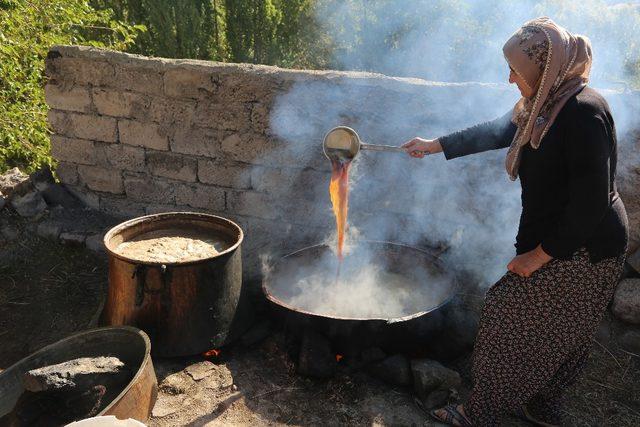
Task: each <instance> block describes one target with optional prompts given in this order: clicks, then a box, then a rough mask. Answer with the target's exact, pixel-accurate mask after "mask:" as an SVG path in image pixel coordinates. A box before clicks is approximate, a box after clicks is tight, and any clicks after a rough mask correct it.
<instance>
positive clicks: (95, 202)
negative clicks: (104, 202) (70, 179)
mask: <svg viewBox="0 0 640 427" xmlns="http://www.w3.org/2000/svg"><path fill="white" fill-rule="evenodd" d="M65 188H66V189H67V191H69V193H71V194H72V195H73V197H75V198H76V199H78V200H79V201H80V203H82V204H83V205H85V206H88V207H90V208H93V209H99V208H100V196H98V195H97V194H95V193H93V192H89V191H87V189H86V188H84V187H82V186H79V185H65Z"/></svg>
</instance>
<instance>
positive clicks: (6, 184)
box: [0, 168, 31, 199]
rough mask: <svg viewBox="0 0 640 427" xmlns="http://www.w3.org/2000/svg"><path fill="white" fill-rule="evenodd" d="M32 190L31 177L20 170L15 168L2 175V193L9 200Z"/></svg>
mask: <svg viewBox="0 0 640 427" xmlns="http://www.w3.org/2000/svg"><path fill="white" fill-rule="evenodd" d="M30 188H31V180H30V179H29V175H27V174H25V173H22V172H20V169H18V168H13V169H11V170H9V171H7V172H6V173H5V174H4V175H0V192H2V194H4V195H5V197H7V198H9V199H12V198H13V197H14V196H20V195H23V194H25V193H26V192H27V191H29V189H30Z"/></svg>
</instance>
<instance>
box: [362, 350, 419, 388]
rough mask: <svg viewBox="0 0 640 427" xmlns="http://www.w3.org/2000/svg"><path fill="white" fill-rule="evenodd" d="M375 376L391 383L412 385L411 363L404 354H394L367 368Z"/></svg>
mask: <svg viewBox="0 0 640 427" xmlns="http://www.w3.org/2000/svg"><path fill="white" fill-rule="evenodd" d="M367 370H368V372H369V373H370V374H371V375H373V376H374V377H376V378H378V379H381V380H383V381H384V382H386V383H389V384H395V385H411V381H412V378H411V364H410V363H409V359H407V358H406V357H405V356H403V355H402V354H394V355H393V356H389V357H387V358H386V359H384V360H383V361H381V362H377V363H374V364H371V365H369V366H368V368H367Z"/></svg>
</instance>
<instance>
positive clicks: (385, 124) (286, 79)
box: [46, 46, 640, 276]
mask: <svg viewBox="0 0 640 427" xmlns="http://www.w3.org/2000/svg"><path fill="white" fill-rule="evenodd" d="M46 69H47V76H48V77H49V81H48V84H47V86H46V99H47V103H48V104H49V106H50V108H51V110H50V112H49V122H50V126H51V129H52V131H53V134H52V136H51V144H52V151H53V155H54V157H55V159H56V160H57V161H58V167H57V175H58V177H59V178H60V180H61V181H62V182H63V183H64V184H65V185H66V186H67V187H68V188H69V189H70V190H71V191H72V192H74V194H76V195H77V196H78V197H80V198H81V199H82V200H83V201H84V202H85V203H86V204H88V205H90V206H92V207H94V208H97V209H100V210H102V211H105V212H108V213H112V214H115V215H118V216H120V217H122V218H129V217H134V216H138V215H143V214H151V213H156V212H163V211H174V210H196V211H205V212H211V213H216V214H219V215H222V216H225V217H229V218H231V219H234V220H236V221H238V222H239V223H240V224H241V226H242V227H243V228H244V230H245V232H246V242H245V245H244V253H245V265H246V266H247V272H248V274H249V275H250V276H254V275H255V274H256V273H257V272H258V271H259V264H260V256H261V255H265V254H266V255H270V256H278V255H280V254H282V253H285V252H287V251H290V250H293V249H296V248H299V247H302V246H303V245H306V244H309V243H313V242H317V241H319V240H322V239H325V238H327V236H329V235H330V234H331V232H332V230H333V218H332V215H331V212H330V204H329V199H328V195H327V184H328V177H329V170H330V167H329V164H328V161H327V160H326V159H325V158H324V156H323V155H322V152H321V149H320V147H321V146H320V143H321V140H322V136H323V133H324V132H326V131H327V130H328V129H330V128H331V127H333V126H335V125H338V124H347V125H351V126H353V127H355V128H356V129H358V131H359V132H360V133H361V136H362V137H363V139H366V140H371V141H372V142H382V143H389V144H394V145H395V144H399V143H401V142H402V141H403V140H406V139H408V138H410V137H412V136H414V135H424V136H435V135H439V134H441V133H443V132H448V131H451V130H454V129H456V128H459V127H461V126H463V125H468V124H471V123H473V122H474V121H478V120H485V119H489V118H492V117H495V113H496V112H498V111H501V112H502V111H503V110H506V109H507V108H508V107H509V105H512V104H513V101H514V100H515V95H514V92H513V90H512V89H509V88H508V87H507V86H506V85H487V84H476V83H463V84H460V83H450V84H445V83H434V82H425V81H423V80H418V79H399V78H391V77H386V76H381V75H376V74H368V73H348V72H332V71H321V72H319V71H296V70H283V69H279V68H275V67H267V66H255V65H245V64H222V63H213V62H205V61H192V60H167V59H158V58H146V57H141V56H135V55H128V54H124V53H118V52H111V51H106V50H100V49H95V48H89V47H81V46H73V47H71V46H55V47H53V48H52V49H51V50H50V52H49V55H48V58H47V67H46ZM470 100H473V101H472V102H470ZM500 106H501V107H500ZM399 156H400V155H393V154H376V155H362V156H361V157H362V158H363V159H362V161H360V164H359V165H357V167H356V169H357V170H356V171H355V172H356V175H357V176H359V177H360V178H359V180H358V182H357V183H356V187H358V186H363V185H365V184H367V185H368V187H367V188H366V190H364V189H363V190H361V191H358V192H356V191H354V194H353V199H352V205H351V206H352V208H351V210H352V215H353V216H352V218H353V223H355V224H363V225H362V227H361V232H362V231H363V230H364V231H365V232H366V233H368V234H367V237H373V238H386V239H392V238H393V239H398V240H400V241H406V240H407V238H406V236H407V235H411V236H412V237H411V239H410V242H408V243H412V244H417V243H418V242H419V239H418V238H417V237H415V235H416V234H420V233H422V234H423V235H424V234H429V236H430V237H432V238H431V239H428V240H431V241H434V240H435V241H440V240H442V239H444V240H447V238H448V237H451V236H450V234H455V233H450V231H451V230H453V231H455V230H458V229H457V228H455V227H456V226H457V225H456V224H455V223H456V222H458V223H460V222H462V221H461V220H459V219H457V218H451V217H450V215H449V214H448V213H447V209H451V206H449V205H451V204H452V203H454V202H455V201H456V200H459V197H462V198H463V199H462V200H473V197H475V194H477V193H478V192H482V188H480V187H477V185H478V184H477V183H478V182H481V181H482V180H483V179H484V180H495V179H497V178H496V177H498V176H499V177H500V179H501V180H504V172H503V170H502V169H501V167H500V166H499V165H500V164H501V162H502V157H501V156H493V155H487V157H486V160H487V162H488V163H490V164H492V165H493V166H496V167H491V168H485V167H478V165H477V164H474V163H470V162H467V163H464V162H461V163H460V164H459V165H458V166H456V167H458V168H463V169H464V171H465V174H466V177H465V180H463V181H461V182H459V183H458V184H460V185H459V187H455V182H453V183H452V185H454V188H452V189H451V190H452V191H449V192H448V193H442V194H440V193H433V191H436V189H434V190H433V191H431V190H429V191H430V193H429V195H427V196H418V195H416V194H415V192H414V191H411V190H410V189H407V188H406V187H407V185H408V183H412V184H411V185H420V186H423V185H426V183H427V182H428V181H429V180H430V179H434V178H433V177H434V176H435V174H438V176H447V177H449V178H447V179H446V181H447V182H449V183H450V184H451V182H452V181H456V179H457V178H456V176H458V174H457V173H456V172H452V169H446V167H448V166H441V165H440V164H438V165H436V163H435V162H430V163H425V164H427V165H430V166H429V168H430V169H429V170H427V169H426V168H422V169H421V172H420V174H418V175H416V173H415V170H416V169H417V168H415V167H414V166H411V165H415V163H413V164H412V163H409V162H411V160H410V159H405V158H404V157H403V158H402V159H400V157H399ZM439 163H444V162H439ZM390 165H392V166H390ZM391 167H393V173H390V172H389V170H390V169H389V168H391ZM443 168H445V169H443ZM428 173H431V175H428ZM634 183H636V181H635V178H634V179H632V180H631V183H630V184H629V185H631V186H633V185H635V184H634ZM442 185H443V184H442V182H438V184H437V186H438V187H440V186H442ZM444 185H445V186H446V185H449V184H447V183H446V182H445V184H444ZM501 185H502V184H501ZM504 185H507V184H506V180H505V184H504ZM435 187H436V184H435V183H434V188H435ZM505 188H506V187H505ZM509 188H511V187H509ZM509 191H512V190H509ZM498 192H499V193H501V192H502V191H498ZM453 193H455V194H457V195H458V196H456V197H458V198H457V199H450V198H449V195H450V194H453ZM494 193H495V192H494ZM514 194H517V192H516V193H514ZM433 200H436V201H438V202H437V204H438V205H439V206H438V208H437V209H435V208H434V207H433V206H434V205H435V203H431V204H429V203H428V202H430V201H433ZM514 200H515V204H516V205H517V198H515V199H514ZM425 203H426V204H429V209H431V210H430V211H429V212H430V215H431V216H432V218H431V219H432V221H431V222H433V224H431V222H430V221H428V220H425V218H424V217H423V216H421V211H420V209H417V210H416V209H415V208H407V207H408V206H414V207H415V206H418V205H421V204H422V205H425ZM634 203H635V202H634ZM466 208H469V209H468V210H469V211H470V212H471V213H470V214H469V215H471V216H470V217H469V218H468V219H469V221H470V222H472V221H473V218H476V219H478V220H479V221H481V222H482V221H483V218H487V217H488V216H490V212H491V210H492V209H495V203H488V204H487V205H486V206H476V205H474V204H473V203H471V205H470V206H468V207H465V206H461V207H459V209H466ZM434 209H435V210H434ZM633 209H634V212H635V213H634V214H635V215H639V216H640V205H634V206H633ZM465 218H467V217H465ZM639 219H640V218H639ZM516 220H517V216H516ZM450 222H452V223H454V224H449V223H450ZM382 224H384V226H382ZM388 224H393V226H389V225H388ZM443 224H444V225H443ZM449 225H451V227H450V226H449ZM458 225H459V224H458ZM429 227H431V228H429ZM436 228H437V230H438V232H436V230H435V229H436ZM442 230H447V232H445V233H443V232H442ZM447 233H448V234H447ZM489 234H490V233H489ZM403 237H405V238H403ZM508 237H509V239H510V240H512V239H513V236H512V235H510V234H509V236H508ZM421 243H422V244H426V243H425V242H424V241H421Z"/></svg>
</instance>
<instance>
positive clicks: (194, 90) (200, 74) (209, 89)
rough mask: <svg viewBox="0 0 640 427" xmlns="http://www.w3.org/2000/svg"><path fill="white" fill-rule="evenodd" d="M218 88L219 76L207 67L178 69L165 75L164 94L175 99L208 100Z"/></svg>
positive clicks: (170, 70)
mask: <svg viewBox="0 0 640 427" xmlns="http://www.w3.org/2000/svg"><path fill="white" fill-rule="evenodd" d="M218 86H219V81H218V79H217V76H216V75H215V74H213V73H212V72H211V71H210V70H207V68H206V67H192V68H185V67H180V68H178V67H176V68H173V69H169V70H167V71H166V72H165V74H164V93H165V94H166V95H167V96H171V97H173V98H194V99H199V98H207V97H210V96H211V94H213V93H215V92H216V91H217V90H218Z"/></svg>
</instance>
